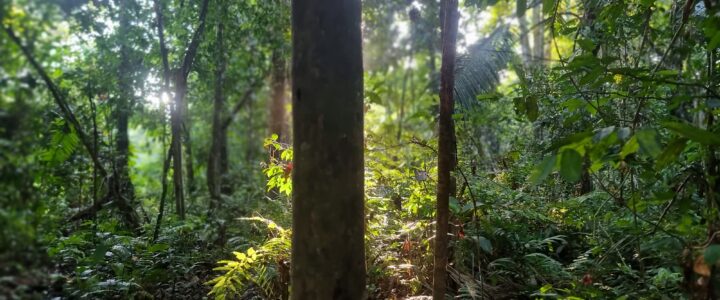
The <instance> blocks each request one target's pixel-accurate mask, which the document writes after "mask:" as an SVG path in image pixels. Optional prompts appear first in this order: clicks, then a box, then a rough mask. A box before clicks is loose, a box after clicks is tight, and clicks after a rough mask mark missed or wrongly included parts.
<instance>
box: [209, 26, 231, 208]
mask: <svg viewBox="0 0 720 300" xmlns="http://www.w3.org/2000/svg"><path fill="white" fill-rule="evenodd" d="M223 31H224V27H223V24H222V22H218V25H217V36H216V39H215V40H216V43H215V47H216V49H215V51H216V54H215V83H214V84H215V94H214V101H213V121H212V142H211V143H212V144H211V145H210V155H209V157H208V166H207V176H206V177H207V186H208V191H210V207H209V212H210V213H212V211H214V210H215V209H217V208H219V207H220V205H221V201H222V195H221V194H222V180H223V177H224V176H225V174H226V173H227V161H224V162H223V152H224V153H227V130H226V129H225V128H224V127H223V126H222V120H223V112H224V111H225V96H224V94H223V83H224V76H225V65H226V63H225V48H224V43H223Z"/></svg>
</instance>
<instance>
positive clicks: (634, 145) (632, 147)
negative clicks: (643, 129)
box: [620, 135, 640, 159]
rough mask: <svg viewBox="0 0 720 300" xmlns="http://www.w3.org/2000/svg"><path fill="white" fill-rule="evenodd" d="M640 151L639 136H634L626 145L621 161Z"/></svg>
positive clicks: (622, 151) (621, 153)
mask: <svg viewBox="0 0 720 300" xmlns="http://www.w3.org/2000/svg"><path fill="white" fill-rule="evenodd" d="M638 150H640V144H638V141H637V136H636V135H633V137H631V138H630V139H629V140H628V141H627V142H626V143H625V145H623V148H622V150H621V151H620V159H625V157H627V156H628V155H630V154H633V153H635V152H637V151H638Z"/></svg>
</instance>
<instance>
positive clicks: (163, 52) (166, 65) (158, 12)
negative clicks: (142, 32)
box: [153, 0, 170, 92]
mask: <svg viewBox="0 0 720 300" xmlns="http://www.w3.org/2000/svg"><path fill="white" fill-rule="evenodd" d="M153 3H154V6H155V18H156V24H155V25H156V28H157V34H158V37H159V39H160V57H161V58H162V64H163V88H164V89H165V92H167V90H168V86H169V84H170V62H169V61H168V49H167V46H166V45H165V29H164V25H163V24H164V22H163V13H162V5H161V4H160V0H153Z"/></svg>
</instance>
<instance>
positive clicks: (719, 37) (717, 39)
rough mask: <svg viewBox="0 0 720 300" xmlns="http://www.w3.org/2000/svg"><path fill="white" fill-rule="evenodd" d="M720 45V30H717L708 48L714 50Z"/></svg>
mask: <svg viewBox="0 0 720 300" xmlns="http://www.w3.org/2000/svg"><path fill="white" fill-rule="evenodd" d="M719 46H720V31H718V32H716V33H715V35H714V36H713V37H712V39H711V40H710V42H708V50H714V49H715V48H717V47H719Z"/></svg>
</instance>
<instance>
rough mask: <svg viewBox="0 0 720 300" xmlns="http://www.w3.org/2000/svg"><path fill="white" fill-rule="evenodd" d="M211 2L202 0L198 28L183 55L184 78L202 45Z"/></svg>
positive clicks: (182, 70) (182, 68) (181, 69)
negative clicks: (201, 41) (201, 40)
mask: <svg viewBox="0 0 720 300" xmlns="http://www.w3.org/2000/svg"><path fill="white" fill-rule="evenodd" d="M156 1H157V0H156ZM209 2H210V0H203V2H202V7H201V8H200V17H199V25H198V28H197V29H196V30H195V32H194V33H193V37H192V39H191V40H190V44H189V45H188V47H187V50H186V51H185V56H184V57H183V61H182V66H181V67H180V71H181V72H182V76H183V77H184V78H187V76H188V74H190V67H192V63H193V60H195V55H196V54H197V49H198V46H200V39H201V38H202V34H203V31H204V30H205V19H206V17H207V10H208V3H209Z"/></svg>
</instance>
